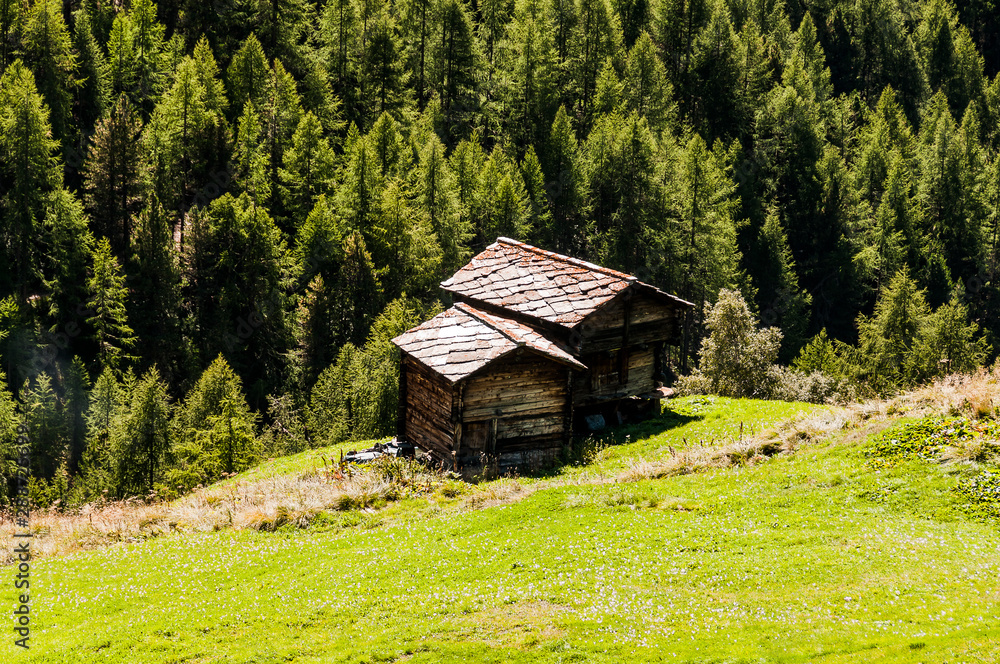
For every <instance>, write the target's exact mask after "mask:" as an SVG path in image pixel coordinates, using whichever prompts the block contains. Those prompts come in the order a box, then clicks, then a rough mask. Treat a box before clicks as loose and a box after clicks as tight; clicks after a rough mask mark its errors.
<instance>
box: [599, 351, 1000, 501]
mask: <svg viewBox="0 0 1000 664" xmlns="http://www.w3.org/2000/svg"><path fill="white" fill-rule="evenodd" d="M998 405H1000V364H998V365H995V366H994V367H992V368H991V369H980V370H979V371H976V372H974V373H971V374H955V375H951V376H947V377H945V378H942V379H940V380H937V381H935V382H933V383H931V384H929V385H926V386H923V387H919V388H916V389H914V390H911V391H908V392H904V393H902V394H899V395H897V396H894V397H891V398H888V399H874V400H871V401H865V402H862V403H856V404H851V405H849V406H846V407H843V408H831V409H829V410H825V411H822V412H819V413H813V414H810V415H805V416H801V417H796V418H792V419H789V420H787V421H785V422H782V423H781V424H779V425H777V426H775V427H773V428H771V429H768V430H766V431H763V432H761V433H759V434H757V435H753V436H749V437H747V438H740V439H733V438H731V439H729V440H725V441H722V442H721V444H704V443H701V442H699V443H696V444H695V445H693V446H691V447H689V448H687V449H683V450H674V449H673V448H671V449H670V452H671V457H670V458H668V459H663V460H656V461H650V460H647V459H636V460H634V461H633V462H632V463H630V464H629V466H628V467H627V468H626V469H625V470H623V471H622V472H621V473H619V474H618V477H617V479H618V481H622V482H634V481H638V480H644V479H657V478H660V477H668V476H672V475H684V474H687V473H694V472H699V471H704V470H708V469H711V468H726V467H730V466H736V465H747V464H754V463H759V462H760V461H763V460H764V459H767V458H768V457H771V456H774V455H776V454H791V453H793V452H794V451H795V450H796V449H798V448H799V447H801V446H803V445H807V444H809V443H810V442H813V441H816V440H821V439H823V440H832V439H837V440H840V441H841V442H853V441H856V440H860V439H864V438H867V437H869V436H871V435H874V434H876V433H878V432H879V431H881V430H883V429H885V428H887V427H888V426H890V425H891V424H892V422H893V421H894V420H895V419H896V418H898V417H901V416H911V417H927V416H932V415H943V416H958V415H964V416H966V417H969V418H972V419H978V418H982V417H993V416H994V415H996V414H997V407H998ZM998 454H1000V452H998V448H997V446H996V444H995V443H994V442H991V441H970V442H969V443H968V444H967V445H962V446H957V447H954V448H949V449H948V450H946V451H945V456H946V457H947V458H944V459H943V460H946V461H947V460H951V461H969V462H977V461H983V460H984V459H987V458H991V457H995V456H997V455H998Z"/></svg>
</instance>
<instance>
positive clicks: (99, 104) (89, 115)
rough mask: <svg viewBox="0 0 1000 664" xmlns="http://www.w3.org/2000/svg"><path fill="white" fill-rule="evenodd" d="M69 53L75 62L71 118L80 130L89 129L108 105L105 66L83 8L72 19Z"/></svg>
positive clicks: (108, 92) (88, 18) (105, 63)
mask: <svg viewBox="0 0 1000 664" xmlns="http://www.w3.org/2000/svg"><path fill="white" fill-rule="evenodd" d="M73 50H74V51H75V52H76V58H77V62H78V63H79V68H78V71H79V78H80V84H79V85H78V86H77V90H76V95H75V97H76V99H75V111H74V115H75V116H76V117H77V118H78V119H79V122H80V124H82V125H83V126H84V127H93V126H94V124H95V123H96V122H97V120H98V119H99V118H100V117H102V116H103V115H104V112H105V109H106V108H107V107H108V105H109V103H110V83H109V81H108V64H107V61H106V58H105V56H104V52H103V51H102V50H101V47H100V45H99V44H98V43H97V40H96V39H95V38H94V33H93V31H92V29H91V25H90V14H89V13H88V12H87V10H86V8H81V9H79V10H77V12H76V13H75V14H74V17H73Z"/></svg>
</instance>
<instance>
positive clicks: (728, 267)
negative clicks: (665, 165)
mask: <svg viewBox="0 0 1000 664" xmlns="http://www.w3.org/2000/svg"><path fill="white" fill-rule="evenodd" d="M732 161H733V155H732V154H730V153H728V152H727V151H726V150H725V149H724V148H723V147H722V145H721V143H716V146H715V148H714V149H712V150H709V148H708V146H707V145H706V144H705V141H704V140H703V139H702V138H701V136H699V135H697V134H696V135H695V136H693V137H692V138H691V139H690V140H689V141H688V144H687V146H686V148H685V150H684V153H683V154H682V156H681V159H680V162H679V164H678V166H677V167H678V172H677V179H676V185H675V186H676V188H677V189H676V196H677V200H676V201H675V202H674V205H675V206H676V208H677V212H678V217H679V231H678V232H677V235H678V236H679V238H680V240H681V243H680V247H678V249H679V252H680V255H679V256H678V258H679V259H680V260H679V265H678V267H680V266H681V265H682V266H683V268H682V273H683V274H684V275H685V276H684V279H683V281H682V282H680V283H677V284H676V285H675V288H676V289H677V290H678V291H679V292H680V293H682V294H683V295H684V296H685V297H687V298H688V299H690V300H691V301H693V302H695V303H697V307H696V310H695V324H696V326H698V328H700V326H701V325H702V323H703V322H704V321H705V318H706V315H707V312H706V311H705V308H704V306H705V304H704V303H706V302H713V301H715V299H716V297H717V296H718V293H719V291H720V290H721V289H723V288H733V287H735V286H736V285H737V277H738V271H739V260H740V254H739V251H738V250H737V248H736V226H737V224H736V218H735V214H736V209H737V203H738V201H737V199H736V195H735V194H736V186H735V185H734V184H733V182H732V180H731V179H730V177H729V172H730V169H731V168H732ZM674 278H675V279H678V278H677V277H674Z"/></svg>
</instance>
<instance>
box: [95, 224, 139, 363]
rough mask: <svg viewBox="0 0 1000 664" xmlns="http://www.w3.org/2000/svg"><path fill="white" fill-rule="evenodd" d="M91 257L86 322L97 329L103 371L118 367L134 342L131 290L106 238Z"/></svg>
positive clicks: (98, 360) (98, 353)
mask: <svg viewBox="0 0 1000 664" xmlns="http://www.w3.org/2000/svg"><path fill="white" fill-rule="evenodd" d="M92 260H93V268H92V271H91V276H90V278H89V279H88V280H87V291H88V292H89V294H90V298H89V299H88V300H87V308H88V311H90V312H91V315H90V316H89V317H88V318H87V324H88V325H90V326H91V327H92V328H93V330H94V341H95V342H96V343H97V363H98V366H99V367H100V368H101V369H102V370H103V369H104V368H106V367H111V368H116V367H117V366H118V362H119V360H120V359H122V354H123V352H124V351H125V350H126V349H128V348H131V347H132V345H133V344H134V342H135V338H134V337H133V336H132V328H131V327H129V324H128V313H127V306H126V304H127V302H128V289H127V288H126V287H125V276H124V275H123V274H122V273H121V266H120V265H119V263H118V260H117V259H116V258H115V256H114V254H113V253H112V251H111V244H110V243H109V242H108V239H107V238H101V239H100V240H99V241H98V242H97V245H96V246H95V247H94V252H93V254H92ZM126 357H127V356H126Z"/></svg>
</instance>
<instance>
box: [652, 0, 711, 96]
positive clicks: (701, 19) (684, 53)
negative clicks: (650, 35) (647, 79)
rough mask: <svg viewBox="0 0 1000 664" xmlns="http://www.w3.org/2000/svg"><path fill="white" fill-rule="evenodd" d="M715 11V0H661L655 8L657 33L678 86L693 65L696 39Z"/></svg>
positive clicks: (668, 70) (665, 58)
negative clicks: (713, 10) (713, 7)
mask: <svg viewBox="0 0 1000 664" xmlns="http://www.w3.org/2000/svg"><path fill="white" fill-rule="evenodd" d="M711 13H712V2H711V0H659V2H657V3H656V5H655V7H654V9H653V26H654V29H653V32H654V34H655V36H656V41H657V43H658V44H659V46H660V48H661V49H662V50H663V55H664V64H665V66H666V68H667V72H668V74H669V76H670V79H671V81H672V82H673V84H674V86H675V87H679V86H678V84H680V83H682V82H683V81H684V77H685V75H686V74H687V71H688V70H689V69H690V67H691V56H692V54H693V52H694V43H695V38H696V37H697V35H698V33H699V32H700V31H701V30H702V28H704V27H705V26H706V25H707V24H708V20H709V17H710V16H711Z"/></svg>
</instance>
